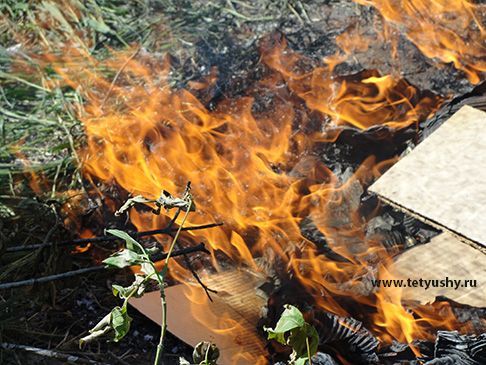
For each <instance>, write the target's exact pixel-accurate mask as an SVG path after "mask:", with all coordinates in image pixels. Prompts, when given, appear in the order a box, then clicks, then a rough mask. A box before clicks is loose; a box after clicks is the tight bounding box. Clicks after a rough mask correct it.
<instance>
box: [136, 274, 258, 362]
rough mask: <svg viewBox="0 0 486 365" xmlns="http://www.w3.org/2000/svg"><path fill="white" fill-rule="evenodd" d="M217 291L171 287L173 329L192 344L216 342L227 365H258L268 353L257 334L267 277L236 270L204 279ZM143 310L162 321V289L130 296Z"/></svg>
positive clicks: (170, 323)
mask: <svg viewBox="0 0 486 365" xmlns="http://www.w3.org/2000/svg"><path fill="white" fill-rule="evenodd" d="M203 281H204V283H205V284H206V285H207V286H208V287H209V288H211V289H214V290H217V291H218V293H217V294H211V297H212V299H213V302H211V301H209V299H208V298H207V296H206V294H205V292H204V290H203V289H202V288H201V286H199V285H197V284H194V285H192V284H191V285H175V286H172V287H169V288H167V289H166V291H165V292H166V298H167V312H168V316H167V328H168V330H169V331H170V332H171V333H172V334H174V335H175V336H177V337H179V338H180V339H181V340H183V341H184V342H186V343H187V344H189V345H191V346H195V345H196V344H197V343H199V342H200V341H210V342H212V343H215V344H216V345H217V346H218V348H219V350H220V352H221V357H220V361H218V364H221V365H230V364H231V365H233V364H237V365H250V364H251V365H254V364H255V363H256V361H257V359H258V358H262V357H263V356H265V354H266V352H265V349H264V342H263V340H262V338H261V337H259V335H258V334H257V333H256V326H257V323H258V319H259V318H260V314H261V310H262V308H263V307H264V306H265V305H266V301H267V298H266V297H265V296H264V295H263V293H262V292H261V291H260V290H259V289H258V287H259V286H260V285H261V284H263V282H264V281H263V278H262V277H260V276H258V275H255V274H253V273H251V272H248V271H243V270H235V271H228V272H223V273H219V274H215V275H211V276H208V277H206V278H204V279H203ZM130 304H131V305H132V306H134V307H135V308H136V309H137V310H138V311H140V312H141V313H142V314H144V315H145V316H147V317H148V318H150V319H151V320H153V321H154V322H156V323H158V324H160V323H161V320H162V316H161V304H160V295H159V292H152V293H148V294H146V295H144V296H143V297H142V298H134V299H131V300H130Z"/></svg>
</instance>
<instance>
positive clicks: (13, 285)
mask: <svg viewBox="0 0 486 365" xmlns="http://www.w3.org/2000/svg"><path fill="white" fill-rule="evenodd" d="M193 252H205V253H209V251H208V250H207V249H206V247H205V246H204V243H200V244H198V245H196V246H193V247H187V248H184V249H181V250H177V251H174V252H173V253H172V254H171V256H172V257H176V256H181V255H187V254H189V253H193ZM167 257H168V253H163V254H160V255H158V256H157V255H156V256H155V257H154V259H156V260H164V259H166V258H167ZM105 269H114V268H112V267H107V266H103V265H96V266H90V267H85V268H82V269H78V270H72V271H67V272H63V273H60V274H54V275H48V276H42V277H40V278H32V279H27V280H19V281H11V282H8V283H3V284H0V290H4V289H12V288H18V287H22V286H30V285H35V284H42V283H48V282H51V281H55V280H61V279H66V278H70V277H73V276H77V275H81V274H87V273H91V272H96V271H102V270H105Z"/></svg>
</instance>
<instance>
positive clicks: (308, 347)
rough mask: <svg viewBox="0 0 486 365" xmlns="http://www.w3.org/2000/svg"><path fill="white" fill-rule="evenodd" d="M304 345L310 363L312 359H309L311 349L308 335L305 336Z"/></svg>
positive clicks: (310, 364) (310, 363)
mask: <svg viewBox="0 0 486 365" xmlns="http://www.w3.org/2000/svg"><path fill="white" fill-rule="evenodd" d="M305 345H306V346H307V357H308V358H309V365H312V360H311V357H312V356H311V350H310V345H309V337H306V338H305Z"/></svg>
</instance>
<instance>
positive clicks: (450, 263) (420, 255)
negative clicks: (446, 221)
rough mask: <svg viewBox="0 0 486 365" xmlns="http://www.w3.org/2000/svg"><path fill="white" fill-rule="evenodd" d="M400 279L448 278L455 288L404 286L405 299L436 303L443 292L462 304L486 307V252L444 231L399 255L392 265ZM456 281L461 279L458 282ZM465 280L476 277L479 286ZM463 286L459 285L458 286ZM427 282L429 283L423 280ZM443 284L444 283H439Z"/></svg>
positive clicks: (395, 274) (403, 296)
mask: <svg viewBox="0 0 486 365" xmlns="http://www.w3.org/2000/svg"><path fill="white" fill-rule="evenodd" d="M392 272H393V274H394V276H395V277H396V278H398V279H404V280H407V279H409V278H410V279H411V280H420V279H422V280H446V278H448V279H449V280H451V281H452V284H448V285H454V287H453V288H452V287H439V288H435V287H433V283H432V282H429V288H427V289H426V287H410V286H407V287H404V288H403V291H402V299H410V300H417V301H420V302H421V303H422V304H425V303H428V302H433V301H434V299H435V297H436V296H439V295H443V296H446V297H448V298H450V299H452V300H455V301H457V302H459V303H463V304H468V305H471V306H475V307H486V281H485V278H486V255H483V254H482V253H480V252H478V250H476V249H474V248H473V247H471V246H470V245H468V244H466V243H464V242H461V241H460V240H458V239H457V238H456V237H455V236H454V235H452V234H450V233H447V232H444V233H441V234H440V235H438V236H436V237H434V238H432V240H431V241H430V242H429V243H427V244H424V245H418V246H416V247H414V248H411V249H410V250H408V251H405V252H404V253H403V254H401V255H399V256H398V258H397V259H396V261H395V264H394V265H393V267H392ZM454 280H461V281H460V282H454ZM464 280H475V281H476V284H477V287H470V283H468V287H466V286H465V281H464ZM457 284H459V287H457V288H456V285H457ZM423 285H426V284H425V282H423ZM439 285H440V282H439Z"/></svg>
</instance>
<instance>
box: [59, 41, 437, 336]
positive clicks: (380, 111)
mask: <svg viewBox="0 0 486 365" xmlns="http://www.w3.org/2000/svg"><path fill="white" fill-rule="evenodd" d="M274 39H275V38H274ZM133 52H134V51H133V50H131V51H128V52H122V53H114V54H113V55H112V57H111V58H109V59H108V60H107V61H106V62H105V63H104V64H103V67H110V68H112V69H113V70H120V69H123V72H122V73H120V77H119V78H118V80H117V82H116V83H114V82H112V81H111V80H108V79H106V78H104V77H103V76H101V75H100V74H98V73H97V71H96V69H97V67H100V66H101V65H99V64H98V63H97V62H96V61H95V60H93V59H90V58H87V59H85V62H88V64H86V63H84V64H82V65H79V64H77V63H75V62H72V59H67V60H66V59H65V60H61V61H59V60H56V63H55V69H56V71H57V72H58V73H59V74H60V75H62V76H63V79H64V80H65V82H67V83H68V84H70V85H71V86H76V87H78V88H80V87H81V88H82V89H83V90H84V91H85V95H86V96H85V97H86V101H87V102H86V103H85V105H84V112H83V114H81V115H80V118H81V120H82V121H83V124H84V126H85V130H86V134H87V136H88V145H87V148H86V150H85V151H83V153H84V156H83V160H84V169H85V174H87V175H89V176H92V177H95V178H97V179H100V180H102V181H105V182H109V183H114V182H116V183H117V184H118V185H120V186H121V187H123V188H124V189H125V190H127V191H128V192H130V193H131V194H134V195H135V194H141V195H143V196H147V197H154V198H155V197H157V196H158V195H159V194H160V190H161V188H164V189H166V190H168V191H171V192H174V193H175V192H178V191H180V190H181V187H182V186H184V185H185V182H186V181H191V182H192V186H193V194H194V196H195V199H196V201H197V206H198V211H197V212H196V213H194V214H192V216H190V224H203V223H207V222H208V221H223V222H225V225H224V226H223V227H221V228H215V229H211V230H207V231H198V232H194V233H192V234H193V235H194V240H203V241H205V242H207V243H208V245H210V247H211V249H212V250H211V251H212V262H213V265H214V267H215V268H216V269H219V268H220V262H219V261H218V260H217V259H216V252H221V253H224V254H225V255H226V256H227V257H228V258H229V259H231V260H232V261H234V262H239V263H243V264H245V265H247V266H249V267H252V268H253V269H254V270H259V268H258V265H257V264H256V262H255V260H254V258H255V257H263V258H265V261H266V262H269V263H272V262H284V263H287V264H288V267H289V268H292V269H293V271H294V272H295V274H296V275H297V277H298V278H299V279H300V280H301V282H302V283H303V284H304V285H305V286H306V287H307V288H308V290H309V291H311V292H313V293H315V294H316V295H315V297H316V301H317V303H318V304H319V305H320V306H322V307H323V308H325V309H326V310H329V311H332V312H334V313H337V314H341V315H346V314H348V312H347V310H346V309H345V308H343V307H342V306H341V305H339V304H338V303H337V301H335V300H334V299H332V295H330V294H329V293H331V294H338V295H342V296H351V297H353V298H354V299H355V300H356V301H358V302H362V303H365V304H368V305H378V306H379V308H378V312H379V313H381V314H382V315H383V317H384V319H383V320H384V321H386V325H384V323H385V322H383V323H381V322H380V321H377V323H375V324H374V326H375V327H376V328H375V330H377V332H379V333H382V334H383V338H384V339H389V338H399V339H403V338H404V337H403V332H405V339H406V340H407V341H411V339H412V338H416V337H415V336H416V335H417V333H418V332H419V331H418V330H417V328H418V324H417V323H416V321H415V319H414V318H413V317H412V316H411V315H410V314H409V313H408V312H406V311H405V309H404V308H403V307H402V306H401V304H400V301H399V300H394V301H393V302H391V303H390V302H389V301H387V300H386V299H384V297H380V295H379V294H378V295H377V298H378V300H375V301H373V299H369V298H366V297H365V296H363V295H362V293H360V292H359V290H358V291H356V290H353V287H355V288H358V287H359V286H360V285H362V283H361V281H362V278H363V277H364V276H365V275H366V274H367V273H369V267H370V266H371V265H372V264H376V263H377V262H378V261H379V259H385V258H387V257H388V254H387V253H386V252H385V250H383V248H381V247H373V246H370V243H369V242H365V241H364V224H365V222H364V221H363V220H362V218H361V216H360V214H359V211H358V208H359V196H360V195H361V193H362V192H363V190H362V189H363V186H367V185H368V184H369V183H370V182H371V181H372V179H374V178H376V176H377V175H379V171H380V170H381V168H382V167H380V166H382V165H383V164H389V163H391V161H385V162H382V163H377V162H376V161H375V159H374V158H373V157H370V158H368V159H366V160H365V162H364V163H363V164H362V165H361V167H360V168H359V169H358V170H357V171H356V173H355V174H354V175H353V176H352V177H350V178H349V179H348V180H347V181H345V182H342V181H340V180H339V178H338V177H337V176H336V175H334V174H333V172H332V171H331V170H329V169H328V168H327V167H326V166H324V165H323V164H322V163H321V162H320V161H319V160H318V159H317V158H316V157H313V153H314V152H313V151H314V149H315V148H316V146H317V145H318V144H319V143H323V142H326V141H333V140H335V139H336V138H338V136H339V131H340V130H341V129H342V128H343V126H345V125H351V126H354V127H357V128H360V129H364V128H368V127H370V126H374V125H386V126H388V127H390V128H403V127H406V126H409V125H411V124H414V123H417V122H418V121H419V120H421V119H423V118H424V117H426V116H427V115H428V114H430V113H432V112H433V111H434V110H435V108H437V106H438V105H439V102H440V99H439V98H437V97H436V96H433V95H429V94H421V93H419V92H418V90H417V89H415V88H414V87H412V86H411V85H409V84H408V83H407V82H406V81H404V80H397V79H394V78H393V77H392V76H380V75H379V74H378V73H376V72H365V73H362V74H360V75H355V77H353V78H351V77H350V78H333V75H332V67H331V66H330V65H324V66H322V67H318V68H314V69H313V70H311V71H307V72H302V71H300V70H299V68H298V64H299V63H301V62H302V59H301V56H299V55H298V54H295V53H293V52H291V51H290V50H288V49H287V48H286V45H285V42H276V43H274V44H273V45H272V47H271V48H268V49H264V50H263V51H262V54H263V55H262V59H263V62H265V63H266V65H267V66H268V74H267V76H266V77H265V78H263V79H262V80H260V81H259V85H258V87H257V89H260V90H262V89H263V90H267V92H268V93H269V94H270V95H271V96H270V98H269V101H268V102H267V104H266V105H265V107H264V108H259V107H258V105H257V101H256V99H255V93H254V92H253V91H251V90H249V91H248V94H247V96H243V97H240V98H238V99H233V100H224V101H222V102H221V103H220V104H219V105H218V107H217V108H216V109H215V110H213V111H210V110H208V109H207V108H206V107H205V106H204V105H203V104H202V103H201V102H200V101H199V100H198V99H197V98H196V97H195V96H194V94H193V93H191V92H190V91H188V90H175V89H173V88H172V87H171V86H170V77H169V75H170V64H169V62H168V61H167V59H162V60H156V59H153V58H151V57H149V56H148V55H140V56H139V57H137V58H136V59H135V58H133V57H132V55H133ZM78 58H79V56H78ZM51 61H52V60H51ZM73 68H74V71H73ZM292 94H295V95H297V96H298V97H299V98H297V99H296V98H295V96H293V95H292ZM302 99H303V100H305V103H306V105H307V108H308V109H306V108H304V107H303V106H302V104H301V102H300V100H302ZM309 109H310V113H313V112H318V113H322V114H320V115H321V116H322V117H324V116H327V117H329V118H330V120H329V121H327V122H325V123H323V124H322V125H320V126H319V127H317V128H316V127H315V126H314V127H313V126H312V124H311V122H312V120H311V118H310V114H309V111H308V110H309ZM296 120H298V121H299V125H298V128H296V125H295V123H296ZM322 120H325V119H324V118H323V119H322ZM314 123H315V122H314ZM356 189H358V190H359V191H358V193H356ZM360 189H361V190H360ZM356 197H357V198H358V200H356ZM343 207H344V208H343ZM336 214H337V215H336ZM306 216H310V217H311V218H312V220H313V222H314V223H315V224H316V226H317V228H318V229H319V230H320V231H321V232H322V233H323V234H324V235H325V236H326V239H327V240H328V241H329V243H330V246H331V247H332V248H333V249H334V250H335V251H336V252H338V253H339V254H341V255H342V256H344V257H345V258H347V259H348V260H349V262H347V263H335V262H333V261H330V260H328V259H326V258H325V257H324V256H322V255H319V254H318V252H317V249H316V247H315V245H314V244H313V243H312V242H310V241H308V240H307V239H305V238H304V237H303V236H302V234H301V232H300V222H301V221H302V219H303V218H305V217H306ZM130 218H131V221H132V223H134V224H135V225H136V226H137V228H138V229H140V230H147V229H155V228H159V227H161V226H164V225H165V224H166V222H167V217H166V216H163V215H162V216H155V215H152V214H148V213H143V212H138V211H132V213H131V217H130ZM340 221H345V222H346V223H345V224H343V223H342V222H341V223H336V222H340ZM162 243H163V244H167V242H162ZM173 265H174V266H173V267H172V269H171V273H172V274H173V275H174V276H175V277H177V278H178V279H179V280H181V281H185V280H188V277H189V276H188V275H189V274H188V273H187V271H186V270H185V269H184V267H183V266H181V265H179V264H177V263H176V262H174V263H173ZM342 283H347V287H345V286H342V285H341V284H342ZM321 294H322V295H321ZM190 299H192V301H193V302H194V303H197V300H196V299H198V300H200V298H196V299H195V298H193V297H190ZM194 310H197V305H194ZM229 321H230V318H226V322H229ZM389 323H392V324H394V325H393V326H391V327H389V326H388V324H389ZM227 326H228V328H233V327H234V324H229V323H227Z"/></svg>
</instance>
